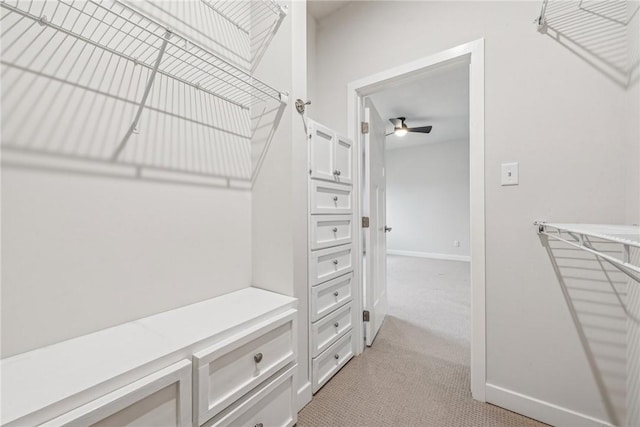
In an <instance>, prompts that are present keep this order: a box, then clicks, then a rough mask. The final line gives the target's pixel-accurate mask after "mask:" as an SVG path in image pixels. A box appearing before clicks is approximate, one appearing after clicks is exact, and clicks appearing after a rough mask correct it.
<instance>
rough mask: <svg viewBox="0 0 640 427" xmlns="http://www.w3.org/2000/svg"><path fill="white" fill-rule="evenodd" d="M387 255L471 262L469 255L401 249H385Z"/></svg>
mask: <svg viewBox="0 0 640 427" xmlns="http://www.w3.org/2000/svg"><path fill="white" fill-rule="evenodd" d="M387 255H402V256H414V257H418V258H432V259H443V260H446V261H463V262H471V257H470V256H468V255H450V254H434V253H431V252H415V251H401V250H397V249H387Z"/></svg>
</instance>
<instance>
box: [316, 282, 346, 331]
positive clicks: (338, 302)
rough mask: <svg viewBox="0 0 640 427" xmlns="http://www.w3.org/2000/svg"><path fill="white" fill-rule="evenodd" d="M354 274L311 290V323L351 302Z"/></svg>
mask: <svg viewBox="0 0 640 427" xmlns="http://www.w3.org/2000/svg"><path fill="white" fill-rule="evenodd" d="M352 283H353V273H348V274H345V275H344V276H340V277H337V278H335V279H333V280H330V281H328V282H326V283H323V284H321V285H317V286H313V287H312V288H311V321H312V322H315V321H316V320H318V319H321V318H322V317H324V316H326V315H327V314H329V313H331V312H332V311H333V310H335V309H336V308H338V307H340V306H342V305H344V304H346V303H348V302H349V301H351V299H352V296H353V291H352V288H351V286H352Z"/></svg>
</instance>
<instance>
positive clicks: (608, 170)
mask: <svg viewBox="0 0 640 427" xmlns="http://www.w3.org/2000/svg"><path fill="white" fill-rule="evenodd" d="M558 3H562V4H567V5H569V3H571V2H566V3H565V2H558ZM571 4H573V3H571ZM574 6H575V5H574ZM539 10H540V4H539V3H536V2H385V1H381V2H354V3H352V4H351V5H349V6H347V7H346V8H344V9H342V10H341V11H340V13H337V14H334V15H332V16H330V17H329V18H327V19H326V20H323V22H321V23H320V25H319V27H318V34H317V55H318V59H317V62H316V63H317V76H318V77H317V78H318V82H317V97H318V103H317V104H316V110H315V111H316V117H317V119H318V120H320V121H322V122H325V123H333V126H335V127H336V128H337V130H339V131H343V132H346V130H347V129H346V121H347V111H346V87H347V84H348V83H349V82H351V81H354V80H356V79H359V78H362V77H364V76H367V75H371V74H373V73H375V72H379V71H382V70H385V69H388V68H391V67H393V66H396V65H400V64H403V63H406V62H409V61H411V60H415V59H417V58H420V57H423V56H427V55H430V54H433V53H435V52H439V51H441V50H444V49H448V48H451V47H454V46H457V45H460V44H463V43H466V42H469V41H472V40H475V39H478V38H481V37H483V38H485V43H486V44H485V93H486V99H485V143H486V153H485V168H486V176H485V180H486V194H485V204H486V258H487V261H486V262H487V265H486V286H487V290H486V298H487V302H486V310H487V319H486V325H487V380H488V382H489V383H490V384H493V385H495V386H499V387H502V388H504V389H506V390H508V391H513V392H515V393H519V394H521V395H523V396H527V397H531V398H532V399H538V400H539V401H542V402H549V403H551V404H553V405H556V406H557V407H560V408H566V409H567V410H568V411H574V412H576V413H580V414H584V415H585V416H587V417H593V418H595V419H599V420H605V421H607V420H612V419H613V418H612V417H611V412H610V410H609V409H607V408H606V407H605V405H604V404H603V399H602V394H601V391H600V389H599V387H598V385H597V384H596V379H595V377H594V374H593V372H592V369H591V365H590V364H589V360H588V354H587V352H586V351H585V349H584V347H583V344H582V343H581V341H580V339H579V336H578V334H577V332H576V331H577V329H576V326H575V325H574V323H573V320H572V317H571V313H570V311H569V309H568V306H567V303H566V301H565V299H564V297H563V294H562V291H561V287H560V285H559V282H558V278H557V277H556V276H555V274H554V271H553V268H552V265H551V262H550V259H549V257H548V255H547V253H546V252H545V250H544V248H543V247H542V246H541V244H540V240H539V239H538V237H537V235H536V233H535V231H534V229H533V227H532V223H533V222H534V221H535V220H537V219H545V220H550V221H567V222H586V223H589V222H595V223H598V222H601V223H624V222H625V219H626V214H625V209H626V200H627V198H628V194H629V191H637V190H635V189H634V188H633V187H634V186H637V185H638V183H637V182H635V183H634V182H631V183H629V186H630V187H631V188H625V186H624V185H620V184H621V183H622V182H624V181H625V179H626V177H627V170H626V169H627V168H626V167H619V166H620V165H625V164H626V159H627V156H628V149H627V145H626V138H627V136H626V131H625V129H626V120H627V119H626V116H625V114H622V111H623V109H624V108H625V107H624V105H625V97H626V94H625V89H624V87H623V86H622V85H621V84H620V80H619V78H618V77H619V76H617V75H612V74H611V73H610V72H609V71H608V69H605V68H602V67H599V66H598V63H597V62H595V61H596V60H597V61H600V60H601V58H600V59H598V58H596V60H592V59H593V58H591V57H590V56H589V55H590V53H589V52H588V51H584V50H583V51H580V52H579V51H577V50H576V49H572V48H571V46H567V45H564V44H562V43H560V42H558V41H557V39H555V38H553V37H551V35H552V34H551V33H550V34H549V35H542V34H539V33H538V32H536V28H535V26H534V25H532V24H531V21H532V20H533V18H535V17H536V16H537V15H538V13H539ZM398 11H401V12H402V13H398ZM585 14H586V15H588V16H589V17H588V19H589V20H592V19H597V16H596V15H594V14H587V13H586V12H585ZM586 15H580V16H578V17H577V19H587V18H585V16H586ZM609 22H610V21H609ZM596 24H597V23H596ZM585 25H587V27H588V28H592V27H593V25H594V24H593V22H592V21H588V22H586V21H585ZM605 27H606V26H605ZM598 28H599V30H600V31H599V36H600V37H603V38H604V37H608V35H607V34H601V32H602V27H598ZM558 29H559V30H563V31H565V32H566V31H568V30H572V28H568V29H567V28H562V27H560V28H558ZM590 35H592V33H591V32H589V31H586V32H584V34H583V37H584V38H583V39H582V40H580V39H579V40H578V41H579V42H584V43H587V42H590V41H591V42H593V43H597V40H600V38H598V37H595V38H593V39H592V38H590ZM560 41H561V42H565V41H566V39H562V38H561V39H560ZM610 43H611V44H612V45H614V47H615V49H620V47H621V45H622V46H623V48H624V43H625V40H624V36H622V37H620V36H619V35H618V34H616V35H615V36H614V37H610ZM611 44H610V45H609V48H612V49H613V47H611ZM373 46H375V51H373V50H372V47H373ZM597 54H598V52H591V55H592V56H594V55H595V56H597ZM606 59H607V58H606V57H605V58H604V60H606ZM507 161H519V162H520V185H519V186H516V187H502V186H500V164H501V163H502V162H507ZM589 268H591V267H589ZM596 268H597V266H596ZM587 271H588V270H587ZM586 280H587V281H588V280H589V278H587V279H586ZM593 283H596V282H593ZM594 295H596V294H595V293H594ZM617 315H618V314H616V316H617ZM616 345H617V343H616ZM623 348H624V346H623ZM559 349H561V351H559ZM513 399H515V400H516V401H517V400H518V399H520V398H519V397H517V396H513V397H512V402H513V401H514V400H513ZM528 402H529V403H531V404H532V405H533V406H528V409H527V406H526V405H525V406H524V407H523V409H521V411H523V412H527V411H529V415H531V416H534V417H535V416H541V415H540V413H539V411H538V409H540V408H541V407H544V408H546V409H545V413H547V414H549V413H552V414H556V412H554V410H553V409H552V408H551V407H550V406H545V405H544V404H543V405H538V404H537V403H532V402H534V401H531V400H530V401H528ZM532 407H533V408H536V409H534V411H535V412H536V413H531V411H532V409H531V408H532ZM615 409H616V408H614V410H615ZM567 413H568V412H567ZM550 421H551V420H550Z"/></svg>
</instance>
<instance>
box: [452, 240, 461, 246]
mask: <svg viewBox="0 0 640 427" xmlns="http://www.w3.org/2000/svg"><path fill="white" fill-rule="evenodd" d="M453 246H455V247H456V248H459V247H460V240H454V241H453Z"/></svg>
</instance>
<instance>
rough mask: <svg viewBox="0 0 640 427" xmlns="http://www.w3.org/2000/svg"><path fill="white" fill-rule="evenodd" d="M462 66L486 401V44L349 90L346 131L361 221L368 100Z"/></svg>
mask: <svg viewBox="0 0 640 427" xmlns="http://www.w3.org/2000/svg"><path fill="white" fill-rule="evenodd" d="M457 62H460V63H462V62H466V63H468V64H469V154H470V155H469V158H470V164H469V168H470V171H469V172H470V181H471V182H470V210H471V212H470V218H471V335H470V337H471V394H472V396H473V398H474V399H476V400H479V401H482V402H484V401H486V398H485V389H486V378H487V374H486V313H485V270H486V265H485V213H484V209H485V207H484V204H485V194H484V39H478V40H475V41H472V42H469V43H465V44H463V45H460V46H456V47H454V48H451V49H447V50H444V51H441V52H438V53H436V54H433V55H430V56H427V57H424V58H421V59H418V60H416V61H412V62H409V63H407V64H403V65H400V66H398V67H394V68H391V69H388V70H385V71H382V72H379V73H376V74H372V75H370V76H367V77H364V78H362V79H359V80H356V81H353V82H351V83H349V85H348V86H347V126H348V135H349V138H351V140H352V141H353V143H354V144H355V147H354V154H355V155H354V158H355V159H354V160H355V168H354V174H353V175H354V177H353V178H354V182H353V191H354V195H353V197H354V199H353V200H354V202H355V203H354V204H355V206H354V207H355V217H356V222H358V223H359V221H360V218H361V217H362V212H363V206H362V191H363V189H362V171H363V164H362V163H363V146H362V134H361V126H360V123H361V122H362V121H363V118H364V105H363V101H364V98H365V97H366V96H368V95H371V94H372V93H374V92H377V91H380V90H383V89H387V88H390V87H393V86H396V85H398V84H399V83H400V82H403V83H404V82H406V81H408V80H411V79H415V80H418V79H420V78H421V77H423V76H424V74H425V73H428V72H430V71H432V70H434V69H437V68H439V67H442V66H448V65H451V64H454V63H457ZM354 234H355V239H354V252H355V253H356V254H360V255H361V254H362V251H363V241H362V233H360V232H357V233H354ZM360 255H359V256H358V258H357V259H358V260H359V262H357V263H356V265H355V266H354V267H355V268H354V275H355V283H356V289H355V292H354V303H355V305H354V309H355V310H358V311H359V312H362V310H363V300H362V294H363V288H362V286H363V269H362V256H360ZM358 319H359V323H358V324H356V325H354V334H355V338H356V340H355V341H356V349H355V354H356V355H358V354H360V353H362V352H363V351H364V347H365V344H364V322H363V321H362V317H361V316H358Z"/></svg>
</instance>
